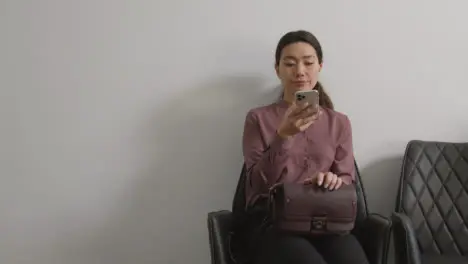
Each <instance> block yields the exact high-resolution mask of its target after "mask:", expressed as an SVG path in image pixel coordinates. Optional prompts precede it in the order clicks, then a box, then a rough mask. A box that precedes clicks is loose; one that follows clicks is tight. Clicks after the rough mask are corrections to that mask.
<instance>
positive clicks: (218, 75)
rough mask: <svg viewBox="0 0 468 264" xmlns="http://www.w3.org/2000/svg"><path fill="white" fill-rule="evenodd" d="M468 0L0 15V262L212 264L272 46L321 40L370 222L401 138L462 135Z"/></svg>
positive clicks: (27, 8) (385, 201) (79, 7)
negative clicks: (217, 217) (285, 37)
mask: <svg viewBox="0 0 468 264" xmlns="http://www.w3.org/2000/svg"><path fill="white" fill-rule="evenodd" d="M467 8H468V3H467V2H466V1H462V0H459V1H456V0H450V1H435V0H434V1H428V0H412V1H406V0H405V1H403V0H397V1H395V0H393V1H385V2H382V1H380V3H379V1H364V0H360V1H344V0H341V1H340V0H331V1H299V0H295V1H290V2H285V1H271V0H270V1H246V0H244V1H219V0H216V1H215V0H199V1H178V2H177V1H143V0H134V1H121V0H112V1H111V0H93V1H91V0H81V1H53V0H43V1H32V0H2V1H1V2H0V36H1V42H0V58H1V60H0V89H1V99H0V100H1V102H0V108H1V109H0V110H1V111H0V112H1V114H0V115H1V131H2V133H1V137H0V141H1V142H0V143H1V146H2V147H1V152H0V153H1V156H0V157H1V166H0V167H1V174H0V175H1V177H2V183H1V184H0V214H1V217H0V234H1V235H0V262H1V263H5V264H7V263H15V264H29V263H34V264H84V263H86V264H91V263H97V264H127V263H135V264H146V263H148V264H149V263H152V264H154V263H161V264H163V263H181V264H182V263H187V259H190V260H191V262H192V263H199V264H202V263H208V262H209V248H208V240H207V239H208V237H207V229H206V214H207V212H208V211H211V210H217V209H223V208H227V209H228V208H229V207H230V202H231V198H232V195H233V191H234V187H235V183H236V181H237V177H238V174H239V170H240V165H241V163H242V156H241V148H240V143H241V142H240V140H241V134H242V124H243V119H244V116H245V113H246V111H247V110H248V109H249V108H251V107H255V106H257V105H260V104H264V103H267V102H271V101H272V100H273V98H275V97H276V96H277V93H278V91H277V90H275V89H276V88H275V87H276V86H277V84H278V83H277V80H276V76H275V74H274V71H273V53H274V48H275V45H276V42H277V41H278V39H279V37H280V36H281V35H282V34H283V33H285V32H286V31H288V30H292V29H298V28H305V29H307V30H310V31H312V32H314V33H315V34H316V35H317V36H318V37H319V39H320V40H321V41H322V44H323V46H324V51H325V66H324V67H325V68H324V71H323V75H322V81H323V82H324V84H325V85H326V87H328V90H329V92H330V93H331V95H332V97H333V99H334V100H335V103H336V105H337V107H338V109H339V110H340V111H343V112H345V113H347V114H348V115H349V116H350V118H351V119H352V122H353V129H354V142H355V150H356V155H357V159H358V161H359V163H360V165H361V169H362V172H363V177H364V180H365V184H366V187H367V190H368V194H369V197H370V199H369V200H370V206H371V209H373V210H375V211H376V212H380V213H384V214H387V213H389V212H390V211H391V209H392V207H393V203H394V200H395V199H394V197H395V190H396V184H397V177H398V171H399V166H400V162H401V155H402V153H403V151H404V147H405V144H406V143H407V141H408V140H410V139H414V138H418V139H429V140H448V141H449V140H450V141H461V140H465V141H466V140H467V138H468V121H467V120H468V119H467V116H466V113H468V104H467V103H466V98H467V97H468V89H466V69H467V68H468V53H467V52H466V47H467V46H468V35H467V33H468V32H467V29H466V25H467V24H468V18H467V17H466V16H465V10H466V9H467Z"/></svg>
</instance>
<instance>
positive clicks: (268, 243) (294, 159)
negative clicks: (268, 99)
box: [243, 31, 368, 264]
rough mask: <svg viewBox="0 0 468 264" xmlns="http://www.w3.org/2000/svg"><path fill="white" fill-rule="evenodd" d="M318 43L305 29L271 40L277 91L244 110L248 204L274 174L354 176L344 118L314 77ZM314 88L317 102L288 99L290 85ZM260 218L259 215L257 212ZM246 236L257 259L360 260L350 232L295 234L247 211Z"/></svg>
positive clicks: (264, 262)
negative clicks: (264, 222) (276, 228)
mask: <svg viewBox="0 0 468 264" xmlns="http://www.w3.org/2000/svg"><path fill="white" fill-rule="evenodd" d="M322 59H323V54H322V48H321V45H320V43H319V42H318V40H317V39H316V38H315V36H313V35H312V34H311V33H309V32H307V31H293V32H289V33H287V34H286V35H284V36H283V37H282V38H281V39H280V41H279V43H278V46H277V49H276V56H275V60H276V62H275V70H276V73H277V76H278V78H279V79H280V80H281V83H282V87H283V89H284V90H283V96H282V98H281V99H280V100H279V101H278V102H275V103H273V104H270V105H267V106H262V107H258V108H255V109H252V110H250V111H249V112H248V114H247V116H246V120H245V127H244V135H243V153H244V159H245V165H246V167H247V168H248V171H249V172H248V176H247V186H246V196H247V197H246V199H247V204H248V206H253V205H254V204H255V203H256V202H257V201H259V198H262V197H264V196H265V195H266V194H267V193H268V188H269V187H270V186H272V185H273V184H275V183H277V182H285V181H292V182H298V183H303V182H305V181H308V182H311V183H315V184H318V185H320V186H323V187H324V188H328V189H329V190H330V191H334V190H337V189H339V188H340V187H341V186H343V184H351V183H353V181H354V177H355V175H354V156H353V145H352V134H351V124H350V121H349V119H348V117H347V116H346V115H344V114H342V113H339V112H337V111H334V110H333V104H332V101H331V100H330V97H329V96H328V95H327V94H326V92H325V91H324V89H323V87H322V86H321V84H320V83H319V82H318V75H319V73H320V71H321V69H322V66H323V64H322V62H323V61H322ZM312 89H316V90H318V92H319V94H320V106H319V107H318V108H313V107H310V106H299V105H296V104H295V103H294V94H295V92H296V91H304V90H312ZM259 219H260V218H259ZM250 222H251V229H250V230H249V235H248V236H249V242H250V243H249V244H250V248H251V249H252V250H253V251H252V254H253V258H254V260H255V263H256V264H276V263H278V264H289V263H294V264H366V263H368V261H367V259H366V256H365V254H364V251H363V249H362V248H361V246H360V244H359V242H358V241H357V239H356V238H355V237H354V236H353V235H352V234H349V235H345V236H335V235H326V236H320V237H302V236H295V235H285V234H280V233H277V232H274V231H273V230H271V229H267V231H265V232H260V233H259V232H254V231H258V230H259V226H260V225H261V222H260V221H257V220H255V219H254V218H253V219H251V221H250Z"/></svg>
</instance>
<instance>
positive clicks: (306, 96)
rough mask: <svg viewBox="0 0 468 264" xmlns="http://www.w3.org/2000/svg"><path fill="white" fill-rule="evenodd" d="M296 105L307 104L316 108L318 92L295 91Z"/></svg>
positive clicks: (318, 98)
mask: <svg viewBox="0 0 468 264" xmlns="http://www.w3.org/2000/svg"><path fill="white" fill-rule="evenodd" d="M295 98H296V104H298V105H300V104H304V103H306V102H307V103H309V105H311V106H312V107H313V108H318V105H319V100H320V97H319V92H318V91H317V90H310V91H297V92H296V93H295Z"/></svg>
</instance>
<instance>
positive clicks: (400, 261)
mask: <svg viewBox="0 0 468 264" xmlns="http://www.w3.org/2000/svg"><path fill="white" fill-rule="evenodd" d="M392 222H393V236H394V242H395V253H396V259H395V260H396V264H427V263H437V264H439V263H443V264H458V263H460V264H461V263H464V264H467V263H468V143H448V142H433V141H432V142H431V141H421V140H413V141H410V142H409V143H408V145H407V147H406V151H405V155H404V159H403V165H402V172H401V178H400V186H399V191H398V196H397V201H396V210H395V212H394V213H393V214H392Z"/></svg>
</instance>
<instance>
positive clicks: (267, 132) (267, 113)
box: [243, 100, 355, 205]
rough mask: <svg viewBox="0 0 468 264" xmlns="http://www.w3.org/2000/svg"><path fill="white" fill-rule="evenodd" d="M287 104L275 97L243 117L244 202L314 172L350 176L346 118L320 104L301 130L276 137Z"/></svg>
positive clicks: (346, 180)
mask: <svg viewBox="0 0 468 264" xmlns="http://www.w3.org/2000/svg"><path fill="white" fill-rule="evenodd" d="M288 107H289V104H288V103H287V102H286V101H284V100H281V101H278V102H275V103H273V104H270V105H267V106H262V107H258V108H254V109H252V110H250V111H249V112H248V113H247V115H246V118H245V124H244V134H243V154H244V162H245V166H246V167H247V171H248V172H247V181H246V182H247V183H246V185H247V186H246V196H247V197H246V199H247V205H249V204H252V203H253V202H255V200H256V199H257V198H258V197H260V196H263V195H267V194H268V189H269V188H270V187H271V186H272V185H274V184H275V183H278V182H302V181H304V180H305V179H306V178H309V177H312V176H314V175H315V174H316V173H317V172H333V173H335V174H336V175H338V176H339V177H341V179H343V183H344V184H350V183H351V182H354V180H355V171H354V155H353V143H352V132H351V124H350V121H349V118H348V117H347V116H346V115H345V114H342V113H339V112H337V111H334V110H331V109H328V108H321V110H322V112H323V113H322V115H321V116H320V117H319V119H318V120H316V121H315V123H314V124H312V125H311V126H310V127H309V128H307V129H306V130H305V131H304V132H302V133H298V134H296V135H295V136H293V137H291V138H289V139H282V138H281V137H280V136H278V134H277V128H278V125H279V123H280V122H281V119H282V117H283V115H284V113H285V112H286V110H287V108H288Z"/></svg>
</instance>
